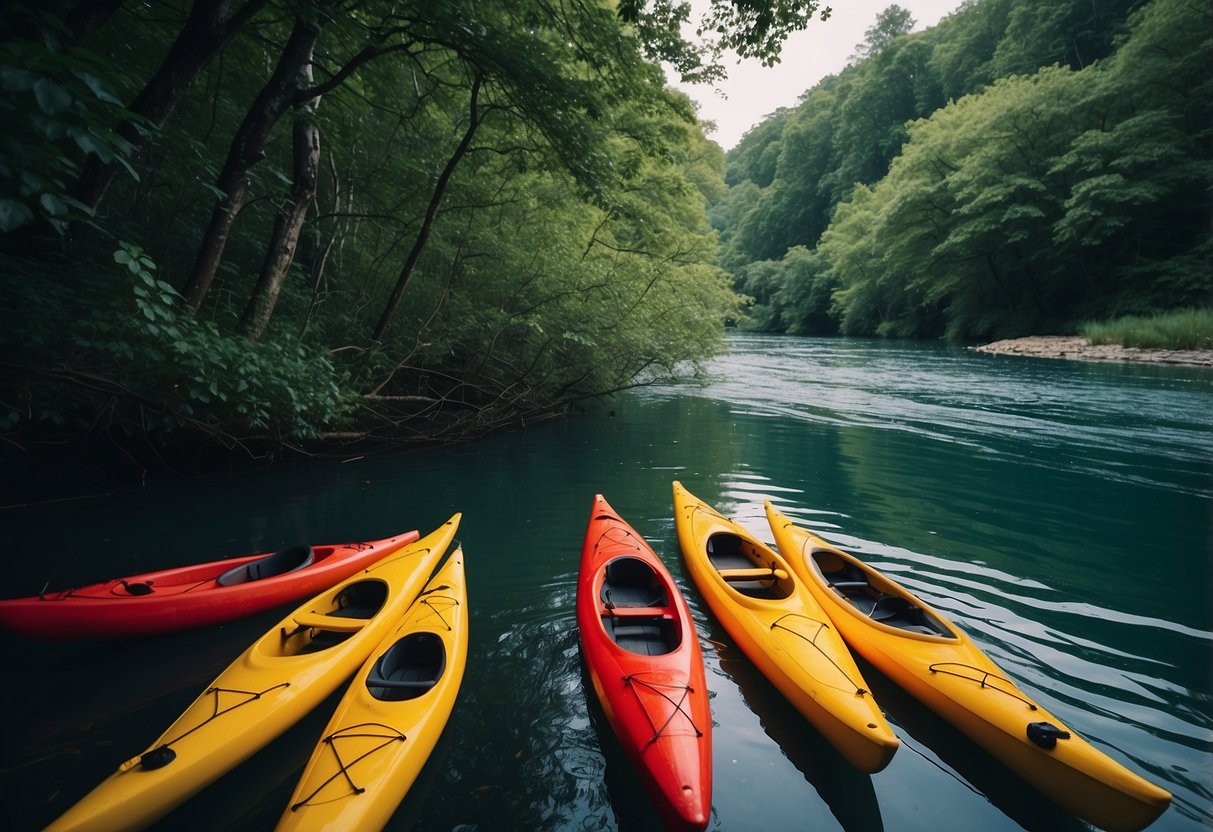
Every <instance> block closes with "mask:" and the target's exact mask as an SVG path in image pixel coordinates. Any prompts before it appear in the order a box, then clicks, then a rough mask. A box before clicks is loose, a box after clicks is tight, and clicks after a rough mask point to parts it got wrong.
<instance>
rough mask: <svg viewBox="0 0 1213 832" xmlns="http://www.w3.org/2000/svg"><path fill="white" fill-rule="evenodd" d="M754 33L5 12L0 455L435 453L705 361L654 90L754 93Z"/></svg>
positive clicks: (720, 165) (683, 163) (567, 11)
mask: <svg viewBox="0 0 1213 832" xmlns="http://www.w3.org/2000/svg"><path fill="white" fill-rule="evenodd" d="M771 5H772V7H777V8H778V9H779V10H780V14H779V15H778V18H777V19H773V18H771V17H769V16H768V15H767V14H766V11H764V9H765V4H764V9H755V8H752V4H748V3H744V2H733V0H714V2H713V3H712V4H711V9H710V13H709V14H710V17H709V20H708V23H709V26H708V31H709V32H714V33H716V34H715V36H714V37H715V41H702V40H700V41H694V42H692V41H688V40H686V39H684V38H683V37H682V35H681V27H682V25H683V23H684V18H685V13H686V10H684V9H679V8H677V7H671V6H670V5H669V4H666V3H662V2H655V3H648V2H645V0H629V2H622V3H619V4H617V5H613V4H601V3H597V2H580V0H569V2H562V3H557V4H551V5H546V4H531V3H512V2H461V1H459V0H456V2H442V3H427V2H405V3H380V2H348V0H192V2H190V0H176V2H157V3H135V2H123V0H81V1H80V2H66V0H49V2H43V3H8V4H5V6H4V8H3V10H2V11H0V33H2V34H0V37H2V38H3V42H2V43H0V88H2V90H3V95H2V97H0V117H2V118H3V122H4V124H5V129H4V134H3V136H2V137H0V292H2V294H3V298H4V303H3V304H2V305H0V356H2V357H0V430H3V431H4V435H5V437H6V438H8V439H9V440H11V441H12V442H25V441H26V440H27V439H29V438H31V437H34V438H37V437H39V436H40V435H42V434H43V433H45V432H46V431H48V430H49V431H50V432H51V433H50V435H52V436H53V435H55V433H56V431H61V432H62V433H64V434H67V435H79V434H80V433H84V432H93V433H102V434H109V435H114V436H118V437H123V436H125V437H129V436H139V437H150V438H151V439H152V443H153V444H155V445H157V446H162V445H163V444H164V443H165V441H166V438H167V437H172V436H181V435H182V434H185V433H189V434H192V435H194V436H197V435H199V434H207V435H210V436H211V437H213V438H215V439H218V440H220V441H221V442H223V443H225V444H228V445H232V446H234V445H238V444H242V443H249V442H255V443H258V445H259V446H263V445H264V443H268V444H269V445H270V446H274V445H276V444H277V443H283V442H287V443H293V442H297V441H299V440H305V439H309V438H316V437H318V436H323V437H327V438H330V439H340V438H342V437H348V438H351V439H352V438H358V437H367V436H372V437H379V438H391V439H401V438H408V437H410V436H413V435H414V434H417V435H420V436H422V437H424V438H425V439H426V440H431V441H432V440H436V439H437V440H441V439H451V438H460V437H465V436H472V435H477V434H479V433H481V432H484V431H487V430H490V429H492V428H494V427H497V426H501V425H509V424H525V423H526V422H528V421H530V420H534V419H536V418H540V417H542V416H545V415H550V414H552V413H558V412H560V411H561V410H562V409H563V408H565V407H567V405H568V404H569V403H570V402H574V401H577V400H579V399H584V398H585V397H589V396H596V395H601V394H605V393H609V392H611V391H615V390H618V389H621V388H626V387H628V386H629V385H632V384H635V383H637V381H643V380H644V379H645V378H652V377H656V376H659V375H663V374H670V373H674V372H675V371H676V369H677V368H684V367H685V365H686V362H688V361H695V360H698V359H701V358H703V357H705V356H708V355H710V354H711V353H712V352H713V351H714V350H716V349H717V348H718V347H719V345H720V343H721V332H722V328H723V327H722V323H723V320H724V319H725V318H726V316H729V315H732V314H734V313H735V310H736V297H735V295H734V294H733V293H732V292H731V291H730V288H729V285H728V280H727V276H726V275H725V274H724V273H723V272H722V271H721V270H720V269H719V268H718V266H717V258H716V235H715V233H714V232H713V231H712V229H711V228H710V226H709V224H708V220H707V215H706V210H705V209H706V205H707V203H708V201H715V200H718V199H720V198H721V196H722V195H723V193H724V183H723V180H722V176H723V171H724V158H723V153H722V152H721V151H720V149H719V148H718V147H717V146H716V145H715V144H713V143H711V142H708V141H706V140H705V139H704V136H703V133H702V131H701V129H700V127H699V125H698V124H697V122H696V121H695V118H694V113H693V109H692V107H691V105H690V102H689V100H688V99H686V98H685V96H683V95H682V94H680V93H676V92H673V91H671V90H669V89H668V88H667V87H666V83H665V76H664V74H663V72H662V70H661V69H660V66H659V64H658V61H664V62H666V63H667V64H669V65H672V66H673V67H675V68H676V69H677V70H678V71H679V72H680V73H681V74H682V75H683V76H684V77H686V78H691V77H700V78H709V79H710V78H712V77H715V76H717V75H718V74H719V72H720V71H721V64H720V62H719V57H720V54H721V50H722V49H723V48H724V47H728V48H731V49H735V50H739V51H740V52H741V53H742V54H748V55H750V56H753V57H757V58H760V59H764V60H768V61H769V60H772V59H773V57H774V56H775V55H776V54H777V53H778V48H779V44H780V43H781V41H782V39H783V38H784V37H785V36H786V34H787V33H788V32H789V31H793V30H795V29H797V28H802V27H804V26H805V25H808V23H809V21H810V20H811V19H812V18H813V16H814V14H815V12H816V7H817V3H816V0H786V2H780V3H777V4H771ZM680 371H683V372H685V369H682V370H680ZM157 437H159V438H157Z"/></svg>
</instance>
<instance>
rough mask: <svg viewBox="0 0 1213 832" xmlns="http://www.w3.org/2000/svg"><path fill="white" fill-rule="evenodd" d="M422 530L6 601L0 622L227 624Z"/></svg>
mask: <svg viewBox="0 0 1213 832" xmlns="http://www.w3.org/2000/svg"><path fill="white" fill-rule="evenodd" d="M417 537H418V534H417V532H416V531H411V532H405V533H404V534H398V535H396V536H395V537H388V538H384V539H383V540H372V541H368V542H366V543H334V544H331V545H326V546H315V547H313V546H295V547H292V548H290V549H283V550H282V551H280V552H274V553H272V554H261V555H246V556H244V557H239V558H228V559H225V560H217V561H212V562H210V563H201V564H197V565H194V566H180V567H177V568H175V569H165V570H163V571H160V572H146V573H144V574H142V575H131V576H130V577H128V578H119V579H117V580H113V581H106V582H104V583H99V584H90V585H89V586H82V587H78V588H76V589H65V590H62V591H61V592H56V593H53V594H46V593H44V594H42V595H36V596H34V597H32V598H15V599H13V600H10V601H0V627H5V628H6V629H9V630H12V631H14V632H17V633H20V634H22V635H26V636H31V637H33V638H114V637H117V636H142V635H151V634H153V633H167V632H172V631H174V630H186V629H189V628H191V627H204V626H206V625H208V624H219V623H221V622H224V621H231V620H233V619H235V618H240V617H242V616H245V615H252V614H253V613H257V612H261V611H263V610H268V609H272V608H273V607H276V606H279V605H280V604H285V603H287V602H289V601H294V600H297V599H299V598H302V597H304V596H307V595H315V594H316V593H318V592H321V591H322V590H325V589H328V588H329V587H330V586H332V585H333V584H336V583H337V582H338V581H343V580H345V579H346V578H348V577H349V576H350V575H353V574H354V573H355V572H357V571H359V570H360V569H365V568H366V567H367V566H368V565H370V564H371V563H374V562H375V561H377V560H379V559H380V558H382V557H384V556H385V555H388V554H391V553H392V552H395V551H396V550H397V549H401V548H403V547H405V546H407V545H409V544H410V543H413V542H414V541H416V540H417Z"/></svg>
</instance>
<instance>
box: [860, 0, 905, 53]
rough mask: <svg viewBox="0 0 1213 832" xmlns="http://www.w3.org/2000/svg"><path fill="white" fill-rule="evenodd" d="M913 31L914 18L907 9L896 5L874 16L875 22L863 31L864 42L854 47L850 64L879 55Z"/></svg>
mask: <svg viewBox="0 0 1213 832" xmlns="http://www.w3.org/2000/svg"><path fill="white" fill-rule="evenodd" d="M913 30H914V18H913V17H912V16H911V15H910V12H909V10H908V9H903V8H902V7H901V6H898V5H896V4H894V5H891V6H889V7H887V8H886V9H885V10H884V11H882V12H881V13H880V14H878V15H877V16H876V22H875V23H873V24H872V25H871V26H869V27H868V28H867V29H866V30H865V31H864V33H863V34H864V41H863V43H859V44H856V45H855V52H854V53H853V54H852V55H851V58H850V62H851V63H857V62H859V61H862V60H864V59H866V58H871V57H874V56H876V55H879V54H880V53H881V52H883V51H884V50H885V47H887V46H888V45H889V44H890V43H892V42H893V41H894V40H896V39H897V38H899V37H901V36H902V35H908V34H909V33H910V32H912V31H913Z"/></svg>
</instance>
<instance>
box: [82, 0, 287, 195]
mask: <svg viewBox="0 0 1213 832" xmlns="http://www.w3.org/2000/svg"><path fill="white" fill-rule="evenodd" d="M266 2H267V0H248V2H247V3H245V4H244V6H242V7H241V9H240V11H238V12H236V13H235V14H229V9H230V7H231V5H232V0H195V2H194V4H193V6H191V7H190V13H189V17H188V18H186V21H185V26H184V27H182V29H181V32H180V34H178V35H177V39H176V40H175V41H174V42H173V45H172V47H171V48H170V49H169V51H168V55H166V56H165V58H164V61H163V62H162V63H161V64H160V68H159V69H158V70H156V74H155V75H153V76H152V78H151V80H150V81H148V82H147V85H146V86H145V87H144V88H143V90H142V91H141V92H140V93H139V95H137V96H136V97H135V100H134V101H132V102H131V105H130V107H129V108H128V109H129V110H130V111H131V112H132V113H135V114H136V115H138V116H141V117H142V118H143V119H145V120H146V123H149V124H151V125H153V126H155V127H162V126H163V125H164V123H165V122H166V121H168V117H169V116H170V115H172V112H173V110H175V109H176V108H177V105H178V104H179V103H180V101H181V99H182V98H183V97H184V96H185V93H186V91H187V90H188V89H189V87H190V85H191V84H192V83H193V81H194V78H196V77H197V76H198V73H199V72H201V71H202V70H203V69H204V68H205V67H206V65H207V64H209V63H210V62H211V60H212V59H213V58H214V57H215V56H216V55H218V54H219V52H220V50H222V49H223V47H224V46H225V45H226V44H227V42H228V41H229V40H231V38H232V36H233V35H235V34H236V32H237V31H238V30H239V29H240V27H241V26H243V25H244V24H245V23H247V22H248V21H249V20H250V19H251V18H252V17H253V15H255V14H256V13H257V12H258V11H260V10H261V8H262V7H263V6H264V5H265V4H266ZM108 4H113V5H117V4H116V3H112V0H107V2H106V3H100V4H97V5H100V6H105V5H108ZM92 5H93V3H92V0H83V2H82V3H81V4H80V7H79V8H78V11H79V10H80V9H85V10H87V9H89V8H90V7H91V6H92ZM73 16H75V13H73ZM81 17H82V19H80V20H79V21H77V23H76V25H77V26H88V25H95V24H92V23H91V21H89V20H88V19H84V18H83V12H82V13H81ZM71 19H72V18H71V17H69V23H68V25H69V27H71V26H72V23H71ZM72 31H73V35H75V30H74V29H73V30H72ZM117 132H118V135H120V136H122V138H124V139H125V140H126V141H128V142H130V143H131V145H138V144H139V142H140V140H141V138H142V136H141V134H140V132H139V129H138V128H137V126H136V125H135V124H134V123H132V122H130V121H124V122H122V123H121V124H119V125H118V128H117ZM116 170H117V167H116V166H115V164H114V163H113V162H110V163H106V162H103V161H101V159H100V158H99V157H97V156H95V155H90V156H89V158H88V160H87V161H86V162H85V165H84V170H83V171H82V172H81V174H80V178H79V180H78V181H77V182H76V188H75V194H74V196H75V198H76V199H78V200H80V201H81V202H83V203H84V204H85V205H87V206H88V207H89V208H92V209H94V210H96V208H97V206H98V205H100V204H101V200H102V199H103V198H104V197H105V193H106V191H107V190H108V189H109V186H110V183H111V182H113V179H114V173H115V172H116Z"/></svg>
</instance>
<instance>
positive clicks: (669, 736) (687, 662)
mask: <svg viewBox="0 0 1213 832" xmlns="http://www.w3.org/2000/svg"><path fill="white" fill-rule="evenodd" d="M577 626H578V629H579V630H580V637H581V652H582V655H583V656H584V657H585V663H586V668H587V669H588V671H589V676H590V681H591V682H592V683H593V685H594V692H595V693H596V694H597V695H598V699H599V701H600V702H602V707H603V710H604V711H605V712H606V716H607V720H608V721H609V722H610V723H611V727H612V728H613V729H614V731H615V734H616V735H617V736H618V737H619V740H620V742H621V744H622V745H623V748H624V750H625V751H626V752H627V755H628V758H629V759H630V760H631V761H632V765H633V766H635V768H636V771H637V772H638V773H639V774H640V779H641V780H642V781H643V782H644V784H645V787H646V788H647V789H648V791H649V795H650V796H651V797H652V799H653V802H654V803H655V804H656V806H657V810H658V812H659V814H660V815H661V817H662V819H663V820H664V821H665V825H666V827H667V828H669V829H677V830H692V829H696V830H697V829H703V828H705V827H706V826H707V824H708V819H709V818H710V816H711V808H712V736H711V731H712V715H711V713H710V712H709V710H708V688H707V684H706V682H705V681H704V672H703V654H702V653H701V652H700V650H699V637H698V636H697V635H696V634H695V626H694V624H693V623H692V622H691V611H690V609H689V608H688V607H687V602H686V600H685V599H684V598H683V597H682V594H681V593H680V592H679V591H678V587H676V586H675V585H674V579H673V578H671V577H670V573H669V572H668V571H667V570H666V568H665V566H664V565H662V563H661V561H660V560H659V559H658V558H657V555H656V554H655V553H654V552H653V550H652V548H651V547H650V546H649V545H648V544H647V543H646V542H645V541H644V538H642V537H641V536H640V535H639V534H637V533H636V531H635V529H633V528H632V527H631V526H629V525H628V524H627V523H625V522H624V521H623V520H622V519H620V517H619V515H617V514H616V513H615V510H614V509H612V508H611V506H610V505H609V504H608V503H607V501H606V499H605V498H603V496H602V495H601V494H598V495H596V496H595V497H594V506H593V512H592V513H591V515H590V524H589V528H587V529H586V533H585V543H584V544H583V545H582V548H581V571H580V574H579V575H578V579H577Z"/></svg>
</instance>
